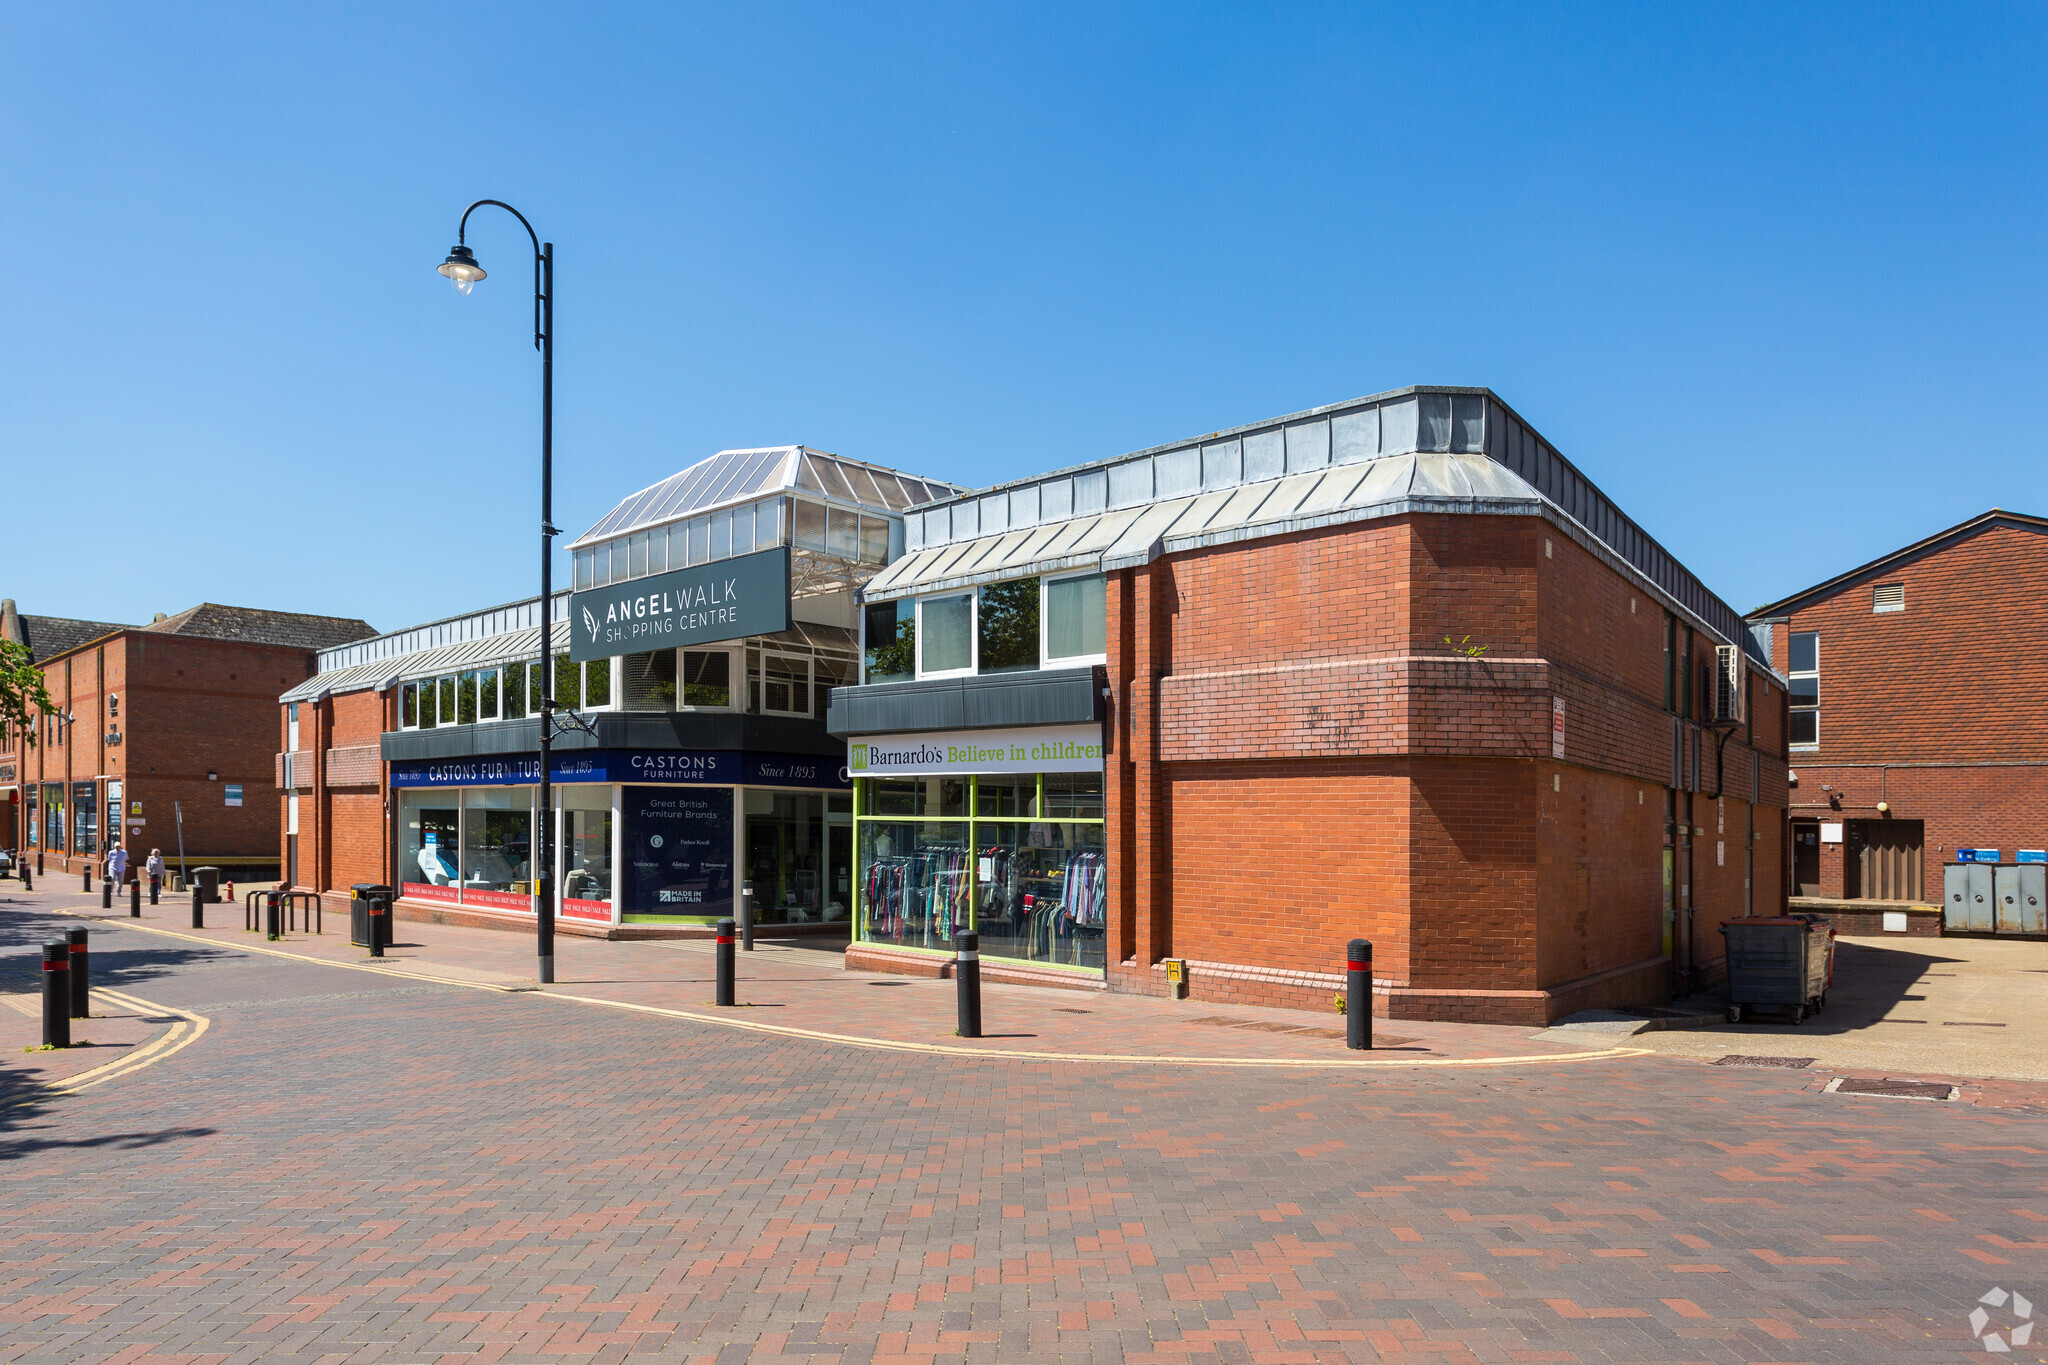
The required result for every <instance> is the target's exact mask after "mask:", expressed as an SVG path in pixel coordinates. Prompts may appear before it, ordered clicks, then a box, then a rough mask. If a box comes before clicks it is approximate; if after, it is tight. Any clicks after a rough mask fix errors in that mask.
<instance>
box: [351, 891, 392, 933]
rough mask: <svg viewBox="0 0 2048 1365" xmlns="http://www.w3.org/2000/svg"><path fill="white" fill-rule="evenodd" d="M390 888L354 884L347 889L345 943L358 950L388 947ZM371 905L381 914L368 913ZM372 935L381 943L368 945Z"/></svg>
mask: <svg viewBox="0 0 2048 1365" xmlns="http://www.w3.org/2000/svg"><path fill="white" fill-rule="evenodd" d="M391 901H392V895H391V888H390V887H388V886H378V885H376V884H375V883H374V882H357V883H356V884H355V885H353V886H351V887H350V888H349V900H348V941H349V942H350V943H351V944H353V945H354V946H356V947H358V948H368V947H372V946H375V947H380V948H389V947H390V946H391ZM372 906H375V907H377V908H379V909H381V910H382V911H383V912H384V913H383V914H381V915H374V914H371V913H370V911H371V908H372ZM372 933H375V934H376V935H377V936H378V938H379V939H380V940H381V941H380V942H379V943H377V944H375V945H372V944H371V942H370V935H371V934H372Z"/></svg>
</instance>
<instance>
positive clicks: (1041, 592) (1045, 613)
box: [1038, 569, 1109, 669]
mask: <svg viewBox="0 0 2048 1365" xmlns="http://www.w3.org/2000/svg"><path fill="white" fill-rule="evenodd" d="M1071 578H1100V579H1101V580H1102V592H1103V598H1104V600H1103V604H1102V610H1103V622H1102V649H1103V652H1102V653H1100V654H1063V655H1061V656H1060V657H1059V658H1057V659H1055V658H1053V656H1052V611H1051V598H1050V596H1049V595H1048V593H1047V589H1048V588H1050V587H1051V586H1052V585H1053V584H1054V583H1060V582H1064V581H1066V580H1067V579H1071ZM1108 596H1109V575H1108V574H1106V573H1104V572H1103V571H1102V570H1100V569H1084V570H1082V571H1081V572H1079V573H1056V574H1051V575H1048V576H1045V577H1042V578H1040V579H1039V580H1038V666H1039V668H1040V669H1047V668H1086V667H1088V666H1089V665H1091V664H1106V663H1108V662H1109V602H1108Z"/></svg>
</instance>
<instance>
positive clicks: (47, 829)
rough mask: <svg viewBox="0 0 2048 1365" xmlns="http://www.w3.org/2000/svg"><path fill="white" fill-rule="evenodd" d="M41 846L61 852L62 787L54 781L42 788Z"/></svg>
mask: <svg viewBox="0 0 2048 1365" xmlns="http://www.w3.org/2000/svg"><path fill="white" fill-rule="evenodd" d="M43 836H44V837H43V847H45V848H48V849H53V850H55V851H56V852H58V853H62V852H63V851H64V850H65V848H66V847H68V845H66V844H65V842H64V789H63V788H62V787H60V786H58V785H56V784H55V783H49V784H47V785H45V786H44V788H43Z"/></svg>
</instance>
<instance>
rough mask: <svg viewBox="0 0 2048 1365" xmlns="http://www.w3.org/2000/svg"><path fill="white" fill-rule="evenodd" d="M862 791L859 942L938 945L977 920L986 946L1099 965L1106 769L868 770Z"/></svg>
mask: <svg viewBox="0 0 2048 1365" xmlns="http://www.w3.org/2000/svg"><path fill="white" fill-rule="evenodd" d="M856 793H857V804H856V812H857V813H856V816H855V842H856V845H857V847H858V850H859V868H858V873H857V882H858V891H859V895H858V911H859V919H860V922H859V926H858V932H859V937H860V938H861V939H862V940H863V941H865V942H869V943H882V944H894V945H898V946H903V947H913V948H930V949H941V950H942V949H945V948H947V947H948V946H949V945H950V943H951V941H952V938H953V935H954V934H955V933H956V932H958V931H960V930H963V929H973V930H975V931H976V932H977V933H978V934H979V935H980V936H981V951H982V952H983V953H984V954H987V955H990V956H995V957H1009V958H1019V959H1023V960H1026V961H1032V962H1047V963H1056V964H1060V965H1065V966H1078V967H1087V968H1093V969H1098V970H1099V969H1100V968H1102V966H1103V964H1104V960H1105V956H1106V954H1105V945H1106V933H1105V930H1106V927H1107V924H1108V918H1109V882H1108V864H1107V858H1106V856H1105V854H1106V836H1105V829H1106V827H1105V826H1104V824H1103V798H1102V775H1101V774H1100V773H1078V774H1069V773H1048V774H1045V775H1043V776H1041V775H1038V774H1029V773H1006V774H1002V775H1000V776H986V777H975V778H970V777H912V778H863V779H861V780H860V781H859V782H858V783H857V784H856ZM970 812H971V813H970ZM962 817H966V818H964V819H963V818H962Z"/></svg>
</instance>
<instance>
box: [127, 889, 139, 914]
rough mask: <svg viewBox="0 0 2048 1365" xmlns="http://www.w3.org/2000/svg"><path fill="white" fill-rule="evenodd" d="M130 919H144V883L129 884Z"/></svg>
mask: <svg viewBox="0 0 2048 1365" xmlns="http://www.w3.org/2000/svg"><path fill="white" fill-rule="evenodd" d="M128 918H129V919H141V918H142V883H141V882H130V883H128Z"/></svg>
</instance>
